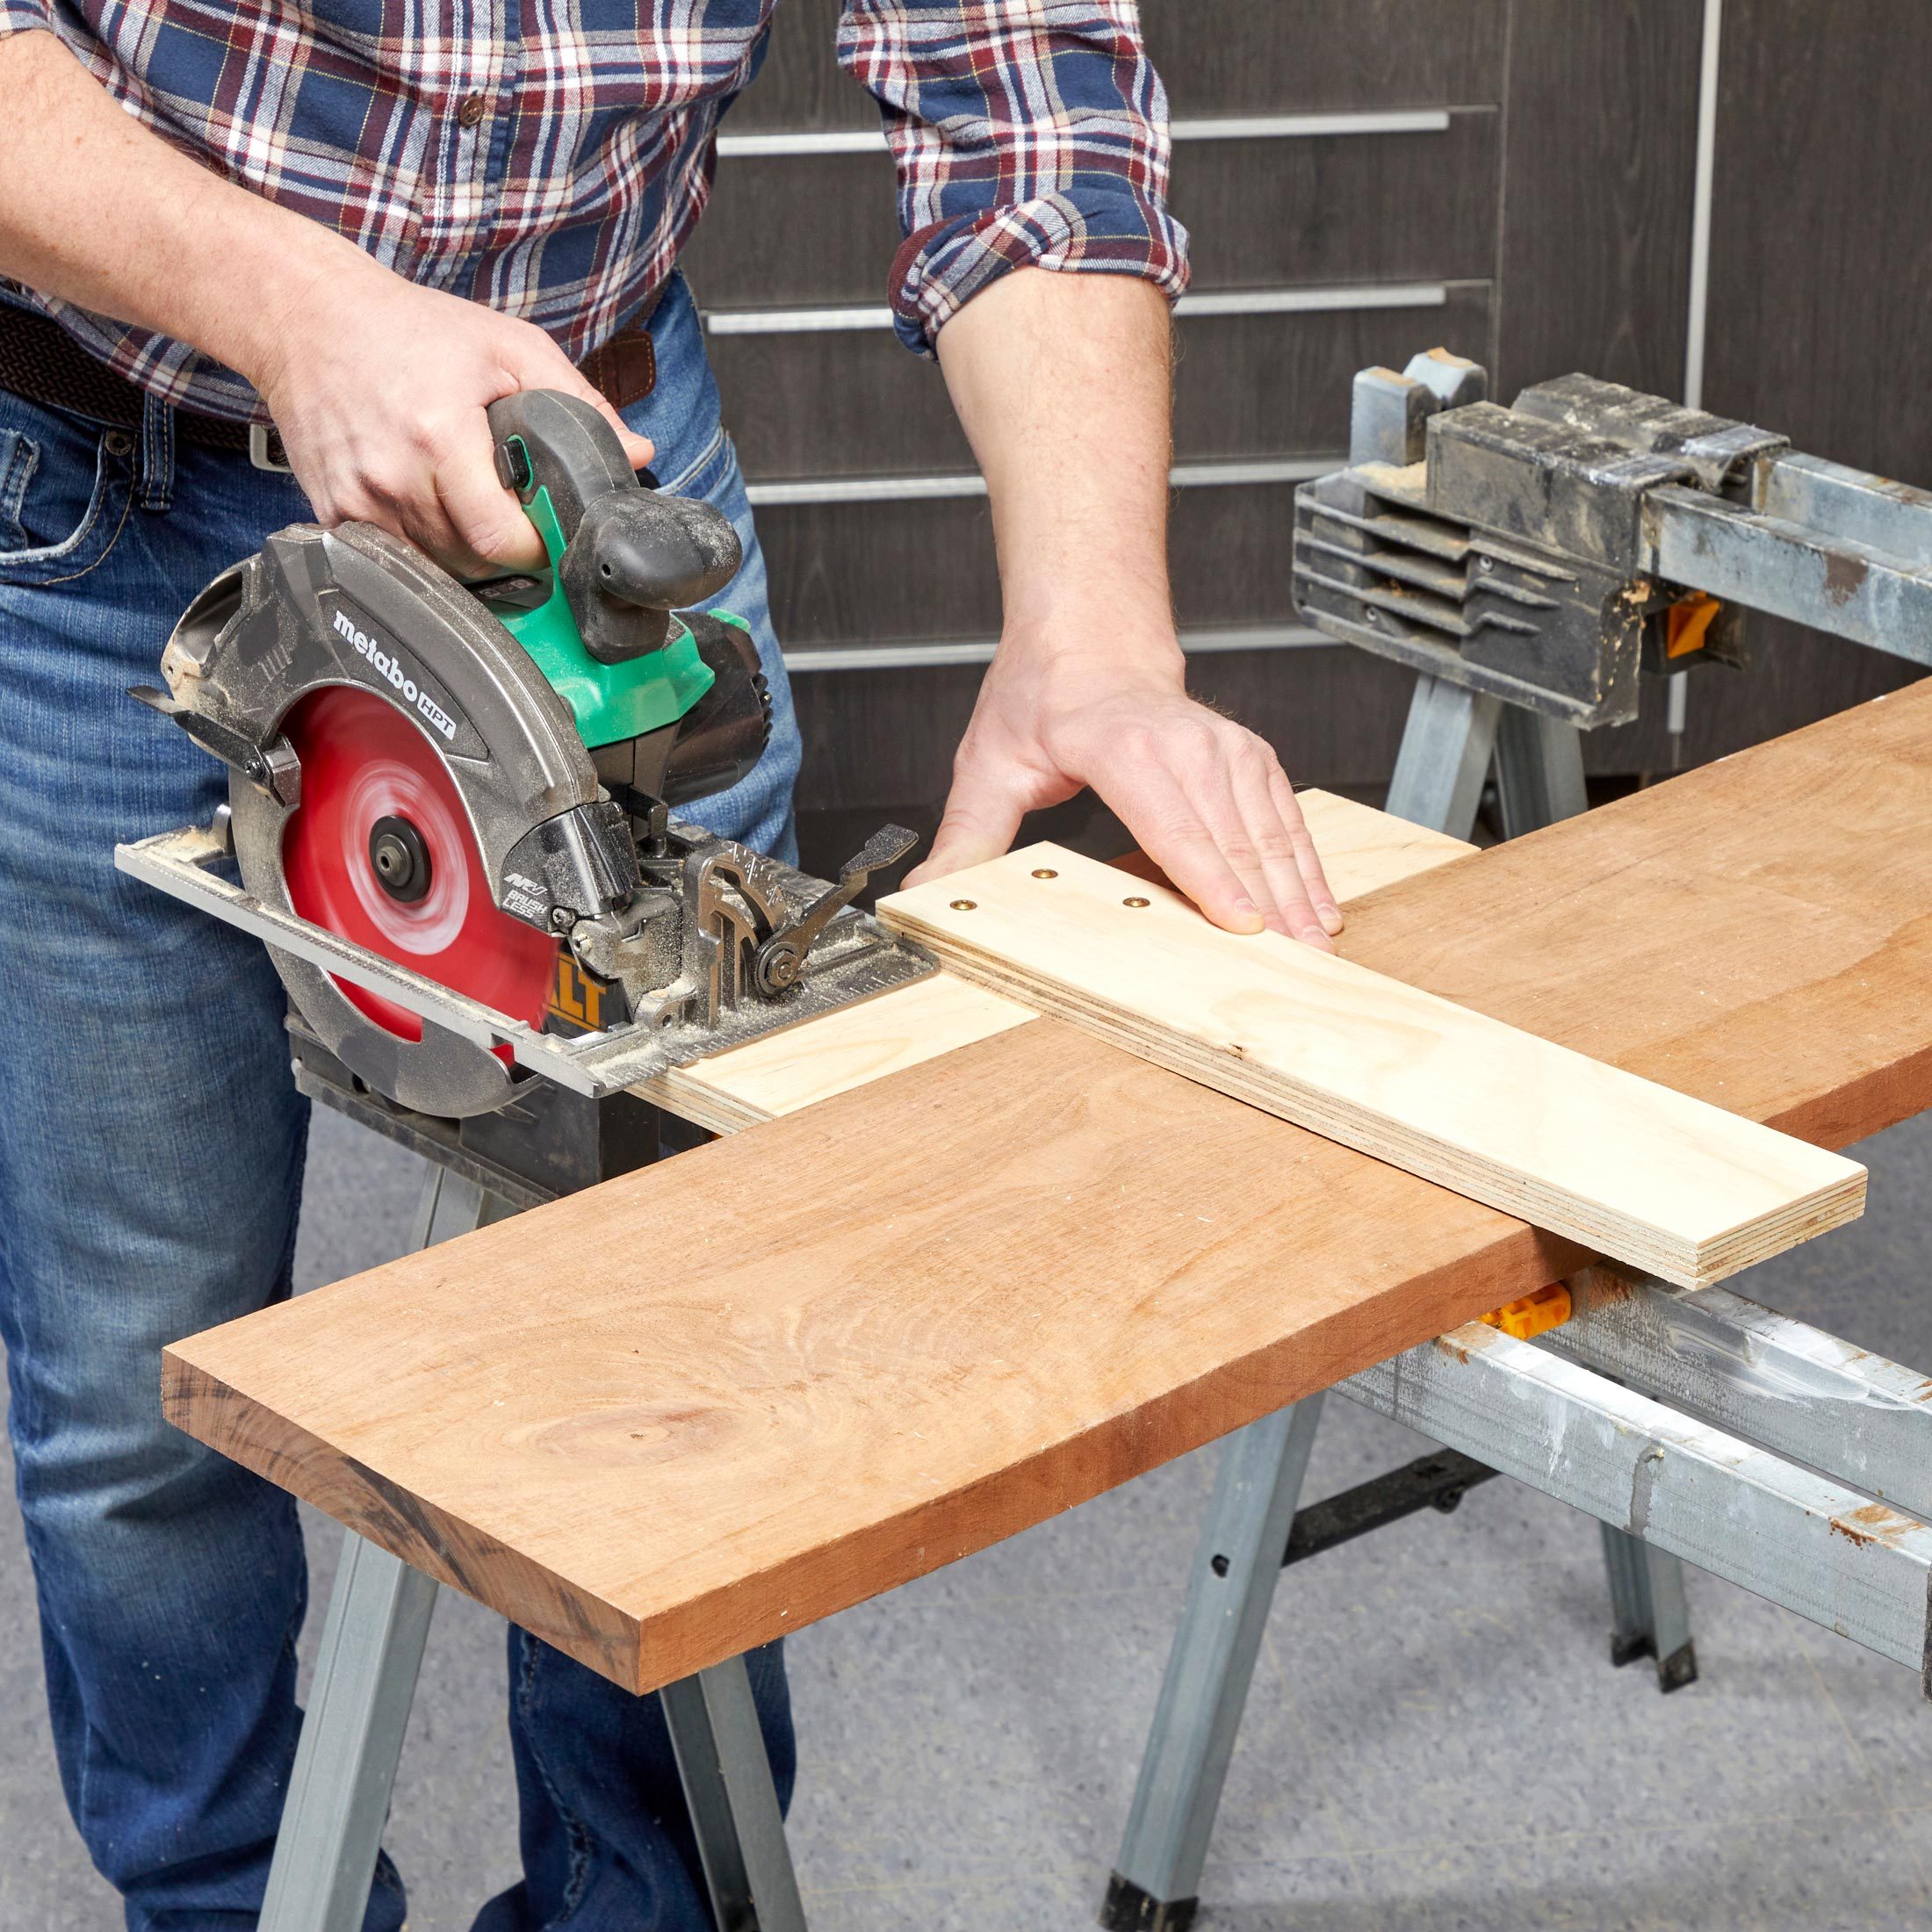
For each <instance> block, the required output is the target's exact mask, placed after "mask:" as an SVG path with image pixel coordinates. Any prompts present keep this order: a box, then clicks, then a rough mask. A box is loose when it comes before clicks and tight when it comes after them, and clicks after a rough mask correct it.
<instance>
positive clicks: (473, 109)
mask: <svg viewBox="0 0 1932 1932" xmlns="http://www.w3.org/2000/svg"><path fill="white" fill-rule="evenodd" d="M487 112H489V110H488V108H487V106H486V105H484V101H483V97H482V96H481V95H480V94H472V95H470V96H468V97H466V98H465V101H464V103H463V105H462V106H460V107H459V108H458V109H457V111H456V118H457V119H458V120H459V121H460V122H462V124H463V125H464V126H465V127H474V126H476V125H477V123H478V122H479V121H480V120H481V119H483V117H484V115H485V114H487Z"/></svg>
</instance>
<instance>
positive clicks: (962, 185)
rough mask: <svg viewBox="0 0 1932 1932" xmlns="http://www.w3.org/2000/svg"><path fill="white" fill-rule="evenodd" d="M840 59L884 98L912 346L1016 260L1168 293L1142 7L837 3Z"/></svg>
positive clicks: (994, 1)
mask: <svg viewBox="0 0 1932 1932" xmlns="http://www.w3.org/2000/svg"><path fill="white" fill-rule="evenodd" d="M839 59H840V65H841V66H843V67H844V68H846V69H847V71H848V72H849V73H851V74H853V75H854V76H856V77H857V78H858V79H859V80H860V81H861V82H862V83H864V84H865V85H866V86H867V87H868V88H869V89H870V90H871V91H872V92H873V93H874V94H875V95H876V96H877V97H878V101H879V105H880V110H881V112H882V113H883V117H884V120H885V133H886V141H887V143H888V144H889V146H890V148H891V149H892V155H893V159H894V160H895V162H897V163H898V175H899V225H900V227H901V228H902V229H903V230H904V232H905V242H904V244H903V245H902V246H901V248H900V249H899V252H898V256H896V257H895V258H894V260H893V263H892V277H891V297H892V308H893V313H894V315H895V317H896V319H897V324H898V335H899V338H900V340H901V341H903V342H905V344H906V345H907V346H908V347H909V348H911V349H913V350H917V351H919V353H920V354H922V355H927V356H929V355H931V354H932V353H933V343H934V339H935V338H936V337H937V336H938V334H939V332H940V330H941V328H942V327H944V325H945V324H946V323H947V322H948V321H949V320H950V319H951V318H952V317H953V316H954V315H955V314H958V312H959V310H960V309H961V308H962V306H964V305H965V304H966V303H967V302H969V301H970V300H971V299H972V298H973V297H974V296H975V295H977V293H978V292H980V291H981V290H982V289H983V288H984V287H986V286H987V285H989V284H990V283H991V282H993V281H996V280H997V279H998V278H999V277H1000V276H1002V275H1004V274H1006V272H1007V271H1008V270H1012V269H1016V268H1027V267H1032V268H1042V269H1055V270H1070V271H1076V272H1082V273H1087V272H1099V273H1102V274H1113V275H1135V276H1139V277H1141V278H1143V279H1145V280H1147V281H1150V282H1152V283H1154V284H1155V285H1156V286H1157V287H1158V288H1160V289H1161V290H1162V291H1163V292H1164V293H1165V294H1166V295H1167V297H1168V298H1169V299H1170V300H1171V299H1174V298H1175V297H1177V296H1179V294H1180V292H1181V291H1182V290H1183V289H1185V288H1186V285H1187V234H1186V229H1184V228H1183V227H1181V226H1180V224H1179V222H1177V221H1176V220H1174V218H1173V217H1172V215H1171V214H1170V213H1168V210H1167V176H1168V162H1169V141H1168V131H1167V95H1166V90H1164V88H1163V87H1162V85H1161V82H1160V76H1158V75H1157V74H1156V73H1155V71H1154V68H1153V64H1152V63H1151V62H1150V61H1149V59H1148V57H1147V49H1146V47H1145V45H1144V44H1143V40H1142V38H1141V31H1140V20H1139V10H1138V7H1137V5H1136V4H1135V0H845V8H844V12H843V15H842V18H841V20H840V29H839Z"/></svg>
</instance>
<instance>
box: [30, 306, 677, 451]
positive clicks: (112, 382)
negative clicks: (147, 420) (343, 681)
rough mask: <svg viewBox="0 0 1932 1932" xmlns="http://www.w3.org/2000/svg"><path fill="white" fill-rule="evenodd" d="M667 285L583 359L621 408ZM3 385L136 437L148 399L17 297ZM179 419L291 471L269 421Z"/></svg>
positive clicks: (190, 432) (649, 377) (195, 435)
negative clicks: (24, 306) (265, 423)
mask: <svg viewBox="0 0 1932 1932" xmlns="http://www.w3.org/2000/svg"><path fill="white" fill-rule="evenodd" d="M664 288H665V285H663V284H660V285H659V286H658V287H657V288H655V289H653V290H652V292H651V293H650V294H649V295H648V296H646V297H645V299H644V301H643V303H642V304H641V305H640V306H638V309H637V310H636V311H635V312H634V313H633V314H632V315H631V319H630V320H629V321H627V322H626V323H625V324H624V327H623V328H621V329H619V330H618V331H617V333H616V335H613V336H612V337H611V338H610V340H609V342H605V343H603V344H602V347H600V348H597V349H594V350H592V351H591V352H590V354H589V355H588V356H587V357H585V358H584V360H583V361H582V362H581V363H580V364H578V367H579V370H580V372H581V373H582V375H583V377H584V378H585V379H586V380H587V381H588V383H589V384H590V386H591V387H592V388H594V389H595V390H596V391H597V392H598V393H600V394H601V395H602V397H603V398H604V400H606V401H607V402H609V404H610V406H611V407H613V408H615V409H628V408H629V407H631V404H632V403H634V402H642V401H643V400H644V399H645V397H646V396H648V395H649V394H650V393H651V392H652V390H653V389H654V388H655V387H656V386H657V380H658V363H657V351H656V350H655V349H654V348H653V347H652V342H651V333H650V321H651V318H652V315H653V314H656V312H657V306H658V304H659V302H660V300H661V299H663V295H664ZM0 389H11V391H12V392H13V393H14V394H15V395H17V396H19V397H21V398H22V399H24V400H25V401H28V402H37V403H40V404H42V405H44V406H45V407H47V408H51V409H65V410H68V411H69V412H70V413H71V414H73V415H77V416H85V417H86V418H87V419H88V421H89V422H97V423H99V424H100V425H101V426H102V427H103V428H104V429H126V430H128V431H130V432H133V433H134V434H137V435H138V434H139V433H140V430H141V416H142V411H143V408H144V406H145V404H146V401H147V394H146V392H145V391H144V390H142V389H141V386H140V385H139V384H137V383H132V382H130V381H128V379H127V378H126V377H125V376H121V375H117V374H116V373H115V371H113V370H112V369H110V368H109V367H108V366H107V364H105V363H104V362H101V361H99V360H97V358H96V357H92V356H90V355H89V354H88V352H87V351H86V350H84V349H83V348H82V347H81V345H80V344H79V343H78V342H76V341H75V340H74V338H73V337H72V336H71V335H68V332H67V331H66V330H65V329H64V328H61V325H60V324H59V323H58V322H57V321H54V318H53V317H52V316H51V315H43V314H40V311H39V310H38V309H30V308H21V307H19V306H17V305H15V304H13V303H11V302H4V303H0ZM174 416H175V424H174V429H175V434H176V436H178V437H180V439H181V440H182V441H183V442H184V443H193V444H195V445H196V447H198V448H199V449H204V450H221V451H227V452H228V453H229V454H231V455H235V456H246V457H247V458H249V461H250V462H251V463H253V464H254V465H255V466H256V468H257V469H258V470H286V469H287V468H288V458H287V457H286V455H285V453H284V451H283V449H282V439H281V437H280V436H278V435H276V433H275V430H274V429H273V428H272V427H270V426H267V425H264V424H262V423H248V422H230V421H229V420H227V418H226V417H223V416H207V415H202V414H201V413H200V412H199V411H198V410H194V409H180V408H177V410H176V411H175V413H174Z"/></svg>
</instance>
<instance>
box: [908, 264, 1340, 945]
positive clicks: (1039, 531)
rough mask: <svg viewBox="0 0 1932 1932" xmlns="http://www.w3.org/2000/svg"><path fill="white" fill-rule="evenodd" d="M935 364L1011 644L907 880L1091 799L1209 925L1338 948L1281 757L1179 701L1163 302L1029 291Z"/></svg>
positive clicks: (954, 333)
mask: <svg viewBox="0 0 1932 1932" xmlns="http://www.w3.org/2000/svg"><path fill="white" fill-rule="evenodd" d="M939 358H940V362H941V364H942V365H943V367H944V369H945V371H946V380H947V383H948V386H949V388H950V389H951V391H952V395H953V400H954V403H955V406H956V407H957V408H958V411H959V415H960V420H961V422H963V423H964V424H965V426H966V433H967V435H968V436H969V437H970V439H971V441H972V445H973V450H974V453H975V454H976V455H977V457H978V458H979V462H980V467H981V468H982V470H984V472H985V477H986V485H987V489H988V491H989V493H990V494H991V500H992V512H993V532H994V537H995V539H996V541H997V543H998V551H999V578H1000V589H1001V592H1002V594H1003V596H1004V599H1005V603H1006V624H1005V628H1004V631H1003V633H1002V635H1001V638H1000V640H999V648H998V651H997V652H995V653H994V657H993V661H992V663H991V666H990V667H989V668H988V670H987V673H986V677H985V681H984V683H983V684H982V685H981V687H980V693H979V702H978V703H977V706H976V707H975V708H974V711H973V720H972V723H971V724H970V726H969V728H968V730H967V732H966V736H965V739H964V740H963V741H962V744H961V746H960V748H959V754H958V756H957V757H956V758H955V761H954V764H953V789H952V792H951V795H950V796H949V797H948V800H947V805H946V815H945V818H944V819H943V820H942V822H941V825H940V830H939V835H938V837H937V838H936V839H935V840H934V846H933V851H932V854H931V855H930V857H928V859H927V860H926V864H925V865H924V866H922V867H921V868H919V871H918V872H917V873H916V874H915V875H914V876H915V877H928V878H929V877H934V876H940V875H942V874H944V873H946V872H948V871H951V870H954V869H957V868H959V867H962V866H967V865H971V864H974V863H976V862H977V861H979V860H982V859H986V858H991V856H992V855H993V854H996V853H999V852H1003V851H1005V850H1006V847H1008V846H1009V845H1010V844H1011V843H1012V841H1013V836H1014V834H1015V833H1016V832H1017V831H1018V829H1019V825H1020V819H1021V818H1023V817H1024V816H1025V814H1026V813H1027V812H1029V811H1040V810H1042V808H1043V807H1046V806H1049V805H1054V804H1059V803H1060V802H1061V801H1062V800H1063V799H1065V798H1067V797H1071V795H1072V794H1073V793H1074V792H1075V791H1076V790H1078V789H1079V788H1080V787H1081V786H1082V785H1091V786H1092V788H1093V789H1094V790H1095V791H1096V792H1098V793H1099V796H1100V797H1101V798H1102V799H1103V800H1104V801H1105V802H1106V803H1107V804H1108V805H1110V806H1111V807H1112V808H1113V809H1114V811H1115V812H1116V813H1117V814H1118V815H1119V817H1120V818H1121V821H1122V822H1123V823H1124V824H1125V825H1127V827H1128V830H1129V831H1130V832H1131V833H1133V834H1134V836H1135V838H1136V839H1138V840H1140V842H1141V844H1142V846H1143V847H1144V848H1145V849H1146V851H1147V852H1148V854H1150V856H1151V857H1152V858H1153V859H1155V860H1156V861H1157V862H1158V863H1159V864H1160V865H1161V866H1163V867H1164V869H1165V870H1166V871H1167V873H1168V875H1169V876H1170V877H1171V878H1172V880H1173V881H1174V883H1176V884H1177V885H1179V887H1180V888H1181V889H1182V890H1184V891H1185V892H1186V893H1187V894H1188V895H1189V896H1190V897H1191V898H1193V899H1194V900H1195V901H1196V902H1197V903H1198V904H1199V905H1200V906H1201V908H1202V910H1203V911H1205V912H1207V913H1208V916H1209V917H1210V918H1211V919H1215V921H1217V922H1218V923H1219V924H1221V925H1222V926H1229V927H1231V928H1233V929H1234V930H1235V931H1236V932H1252V931H1254V930H1255V929H1256V928H1257V927H1258V926H1272V928H1273V929H1274V930H1276V931H1277V932H1283V933H1293V934H1294V935H1295V936H1296V937H1298V938H1300V939H1303V940H1306V941H1308V943H1309V944H1311V945H1315V946H1326V945H1328V944H1329V943H1330V942H1329V939H1328V936H1327V935H1328V934H1330V933H1334V932H1337V931H1339V930H1340V928H1341V923H1342V920H1341V914H1340V912H1338V911H1337V907H1336V905H1335V898H1334V895H1333V894H1332V893H1331V892H1330V890H1329V887H1328V883H1327V881H1326V880H1325V879H1324V878H1323V876H1322V866H1321V861H1320V860H1319V859H1318V858H1317V857H1316V852H1315V847H1314V845H1313V843H1312V841H1311V840H1309V838H1308V829H1307V827H1306V826H1305V825H1303V824H1302V822H1301V812H1300V811H1299V809H1298V808H1297V806H1296V804H1295V803H1294V788H1293V787H1292V786H1291V785H1290V784H1289V782H1288V780H1287V775H1286V774H1285V773H1284V772H1283V771H1282V769H1281V767H1280V761H1278V760H1277V759H1276V757H1275V754H1274V752H1273V750H1272V747H1271V746H1268V745H1267V744H1265V742H1264V741H1263V740H1262V739H1258V738H1257V737H1256V736H1255V735H1254V733H1253V732H1248V731H1244V730H1243V728H1242V727H1241V726H1240V725H1239V724H1236V723H1234V721H1233V720H1232V719H1229V718H1226V717H1221V716H1220V715H1219V714H1218V713H1216V712H1214V711H1210V710H1208V709H1207V708H1206V707H1205V706H1203V705H1200V704H1197V703H1194V702H1193V700H1192V699H1191V698H1190V697H1189V696H1187V691H1186V683H1187V679H1186V661H1185V660H1184V659H1183V657H1182V655H1181V649H1180V643H1179V638H1177V637H1176V636H1175V633H1174V620H1173V611H1172V607H1171V602H1170V598H1169V590H1168V581H1167V487H1168V459H1169V456H1170V453H1171V436H1170V424H1169V407H1170V404H1169V397H1170V385H1169V372H1170V367H1171V353H1170V346H1169V335H1168V319H1167V304H1166V302H1165V300H1164V299H1163V297H1162V294H1161V292H1160V291H1159V289H1157V288H1156V287H1155V286H1153V285H1151V284H1150V283H1149V282H1147V281H1145V280H1142V279H1138V278H1134V277H1129V276H1122V275H1088V274H1073V273H1065V272H1056V271H1052V270H1040V269H1034V270H1017V271H1015V272H1013V273H1012V274H1009V275H1006V276H1004V277H1002V278H1000V279H999V280H998V281H997V282H995V283H994V284H993V285H991V287H989V288H987V289H985V290H984V291H982V292H980V293H979V294H978V295H976V296H975V297H974V298H973V299H971V300H970V302H968V303H967V304H966V306H964V307H963V308H962V309H961V310H960V312H959V313H958V314H957V315H955V317H954V318H953V320H952V321H949V322H948V323H947V324H946V326H945V327H944V328H942V329H941V331H940V335H939Z"/></svg>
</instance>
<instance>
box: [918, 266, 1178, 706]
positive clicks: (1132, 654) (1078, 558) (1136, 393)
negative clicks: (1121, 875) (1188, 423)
mask: <svg viewBox="0 0 1932 1932" xmlns="http://www.w3.org/2000/svg"><path fill="white" fill-rule="evenodd" d="M939 357H940V363H941V367H942V368H943V369H944V371H945V373H946V381H947V385H948V388H949V390H950V391H951V393H952V398H953V402H954V406H955V408H956V409H957V411H958V413H959V417H960V421H961V422H962V424H963V425H964V426H965V429H966V434H967V436H968V437H969V438H970V441H971V443H972V445H973V451H974V454H975V455H976V456H977V458H978V459H979V465H980V468H981V470H982V471H983V472H984V475H985V478H986V484H987V488H988V491H989V493H990V495H991V505H992V515H993V530H994V537H995V541H996V543H997V544H998V554H999V574H1000V585H1001V590H1002V593H1003V596H1004V600H1005V604H1006V625H1007V632H1008V636H1009V637H1014V638H1032V637H1034V636H1037V637H1038V638H1040V640H1041V647H1042V649H1044V650H1048V651H1050V652H1053V653H1055V654H1056V655H1065V654H1068V653H1073V654H1085V652H1088V651H1092V652H1095V653H1098V654H1104V655H1105V656H1106V657H1107V658H1108V659H1109V660H1110V661H1111V662H1112V663H1113V665H1114V667H1116V668H1117V669H1118V671H1119V672H1120V673H1121V674H1122V675H1123V676H1124V675H1127V674H1129V673H1131V674H1135V675H1136V676H1145V677H1147V678H1149V679H1152V680H1157V681H1160V682H1162V683H1164V685H1166V686H1167V687H1168V688H1173V689H1179V688H1180V686H1181V683H1182V681H1183V675H1184V669H1183V664H1182V660H1181V654H1180V649H1179V645H1178V644H1177V642H1176V641H1175V638H1174V632H1173V625H1172V621H1171V605H1170V597H1169V589H1168V580H1167V490H1168V479H1167V476H1168V463H1169V457H1170V453H1171V429H1170V416H1171V400H1170V399H1171V379H1170V368H1171V347H1170V334H1169V322H1168V310H1167V303H1166V301H1165V300H1164V299H1163V297H1162V295H1161V294H1160V292H1159V291H1158V290H1157V289H1156V288H1154V287H1153V286H1152V285H1150V284H1149V283H1147V282H1144V281H1142V280H1139V279H1138V278H1133V277H1128V276H1118V275H1074V274H1062V273H1054V272H1050V271H1048V270H1038V269H1033V270H1019V271H1017V272H1015V273H1013V274H1011V275H1007V276H1005V277H1003V278H1001V279H1000V280H999V281H998V282H996V283H995V284H994V285H992V286H991V288H989V289H987V290H986V291H985V292H984V293H983V294H981V295H979V296H977V297H976V298H975V299H974V300H972V301H971V302H970V303H968V304H967V306H965V307H964V308H963V309H962V310H961V312H960V313H959V314H958V315H957V316H955V318H954V319H953V321H950V322H948V324H947V326H946V327H945V328H943V329H942V330H941V332H940V335H939Z"/></svg>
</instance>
